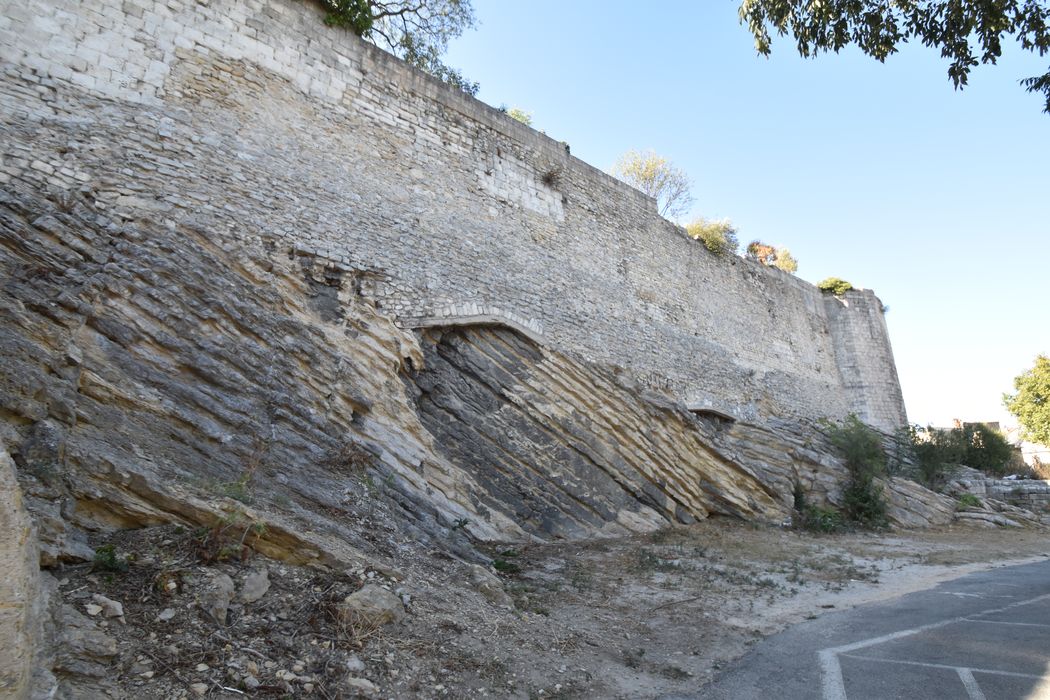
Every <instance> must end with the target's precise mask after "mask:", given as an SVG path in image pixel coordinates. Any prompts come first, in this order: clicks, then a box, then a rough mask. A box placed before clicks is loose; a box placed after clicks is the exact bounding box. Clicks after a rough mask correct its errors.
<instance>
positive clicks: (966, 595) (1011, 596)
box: [934, 591, 1017, 598]
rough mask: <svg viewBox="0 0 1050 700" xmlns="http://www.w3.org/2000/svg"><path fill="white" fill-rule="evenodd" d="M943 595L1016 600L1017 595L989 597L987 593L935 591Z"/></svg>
mask: <svg viewBox="0 0 1050 700" xmlns="http://www.w3.org/2000/svg"><path fill="white" fill-rule="evenodd" d="M934 593H940V594H941V595H953V596H955V597H956V598H1016V597H1017V596H1015V595H989V594H987V593H962V592H960V591H934Z"/></svg>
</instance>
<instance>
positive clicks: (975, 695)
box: [955, 668, 988, 700]
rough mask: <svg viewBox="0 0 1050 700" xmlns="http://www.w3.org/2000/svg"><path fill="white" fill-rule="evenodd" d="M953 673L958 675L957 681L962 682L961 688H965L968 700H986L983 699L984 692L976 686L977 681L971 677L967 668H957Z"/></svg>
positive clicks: (985, 699) (971, 674) (986, 699)
mask: <svg viewBox="0 0 1050 700" xmlns="http://www.w3.org/2000/svg"><path fill="white" fill-rule="evenodd" d="M955 672H956V673H958V674H959V680H961V681H962V684H963V687H964V688H966V694H967V695H969V696H970V700H988V698H986V697H984V692H983V691H982V690H981V688H980V686H978V685H977V681H976V680H975V679H974V677H973V673H972V672H971V671H970V669H968V668H957V669H955Z"/></svg>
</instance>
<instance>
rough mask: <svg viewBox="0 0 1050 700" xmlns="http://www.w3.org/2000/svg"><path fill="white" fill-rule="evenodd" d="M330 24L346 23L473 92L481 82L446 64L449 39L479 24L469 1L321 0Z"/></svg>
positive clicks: (437, 76) (395, 52) (441, 77)
mask: <svg viewBox="0 0 1050 700" xmlns="http://www.w3.org/2000/svg"><path fill="white" fill-rule="evenodd" d="M320 1H321V4H322V5H323V6H324V8H325V10H327V14H326V15H325V24H328V25H331V26H337V27H343V28H344V29H348V30H350V31H352V32H353V33H354V34H357V35H358V36H359V37H361V38H363V39H366V40H368V41H371V42H372V43H373V44H375V45H376V46H379V47H380V48H384V49H386V50H387V51H389V52H391V53H392V54H394V55H395V56H397V57H399V58H401V59H404V60H405V61H406V62H408V63H410V64H412V65H413V66H415V67H416V68H419V69H420V70H423V71H426V72H427V73H430V74H431V75H433V76H435V77H436V78H438V79H439V80H441V81H442V82H444V83H446V84H448V85H451V86H452V87H455V88H458V89H460V90H463V91H464V92H466V93H468V94H470V95H476V94H477V93H478V84H477V83H475V82H471V81H469V80H467V79H466V78H464V77H463V74H462V73H460V72H459V71H458V70H456V69H455V68H451V67H449V66H446V65H445V64H444V63H442V61H441V55H442V54H443V53H445V50H446V49H447V48H448V42H449V41H450V40H452V39H454V38H456V37H458V36H460V35H461V34H462V33H463V32H464V30H466V29H470V28H471V27H473V26H474V25H475V18H474V9H473V7H472V6H471V4H470V0H320Z"/></svg>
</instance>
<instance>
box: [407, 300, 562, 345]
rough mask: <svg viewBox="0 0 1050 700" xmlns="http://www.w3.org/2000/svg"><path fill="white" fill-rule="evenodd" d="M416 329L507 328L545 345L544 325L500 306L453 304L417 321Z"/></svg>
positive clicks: (415, 322) (414, 323)
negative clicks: (455, 327)
mask: <svg viewBox="0 0 1050 700" xmlns="http://www.w3.org/2000/svg"><path fill="white" fill-rule="evenodd" d="M412 325H413V327H415V328H435V327H442V326H505V327H507V328H510V329H512V330H514V331H517V332H518V333H521V334H522V335H523V336H525V337H526V338H528V339H529V340H531V341H532V342H534V343H536V344H537V345H544V344H545V342H544V339H543V324H542V323H540V322H539V321H538V320H536V319H526V318H524V317H523V316H520V315H518V314H516V313H514V312H512V311H507V310H506V309H501V308H500V307H498V306H487V305H484V304H477V303H473V302H472V303H468V304H453V305H449V306H446V307H444V308H442V309H440V310H438V311H437V312H436V313H435V314H434V315H433V316H429V317H424V318H420V319H416V320H415V321H414V322H413V324H412Z"/></svg>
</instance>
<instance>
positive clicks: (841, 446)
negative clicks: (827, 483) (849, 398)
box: [825, 414, 887, 528]
mask: <svg viewBox="0 0 1050 700" xmlns="http://www.w3.org/2000/svg"><path fill="white" fill-rule="evenodd" d="M825 429H826V431H827V435H828V440H829V441H830V442H831V444H832V445H834V446H835V447H836V448H837V449H838V451H839V453H840V454H841V455H842V458H843V460H844V461H845V463H846V469H847V470H848V471H849V480H848V481H847V482H846V488H845V489H844V490H843V493H842V501H843V508H842V511H843V515H844V516H845V517H846V519H847V520H849V521H851V522H854V523H857V524H858V525H861V526H862V527H867V528H879V527H885V526H886V524H887V519H886V500H885V498H884V496H883V493H882V488H881V487H880V486H879V485H878V484H877V483H876V481H875V480H876V479H877V478H879V477H882V476H885V475H886V453H885V451H884V450H883V444H882V436H881V435H879V433H877V432H876V431H875V430H874V429H872V428H869V427H868V426H867V425H865V424H864V423H863V422H861V420H860V419H859V418H857V416H855V415H853V414H850V415H849V416H848V417H847V418H846V419H845V420H844V421H842V422H841V423H830V422H829V423H825Z"/></svg>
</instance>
